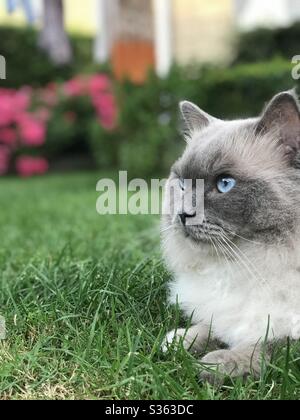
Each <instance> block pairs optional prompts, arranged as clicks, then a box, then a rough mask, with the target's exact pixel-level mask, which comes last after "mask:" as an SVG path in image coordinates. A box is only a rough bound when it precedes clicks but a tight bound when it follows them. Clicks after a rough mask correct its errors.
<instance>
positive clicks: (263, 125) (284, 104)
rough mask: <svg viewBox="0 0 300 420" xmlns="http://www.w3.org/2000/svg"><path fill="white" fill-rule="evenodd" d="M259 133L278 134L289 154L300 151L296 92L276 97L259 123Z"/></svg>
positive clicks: (299, 122) (283, 93) (282, 93)
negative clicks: (271, 132)
mask: <svg viewBox="0 0 300 420" xmlns="http://www.w3.org/2000/svg"><path fill="white" fill-rule="evenodd" d="M257 131H258V132H259V133H262V134H263V133H265V132H270V131H273V132H274V134H278V136H279V139H280V144H282V145H283V146H284V147H285V150H286V152H288V153H289V154H293V153H296V152H298V150H300V111H299V104H298V99H297V97H296V94H295V92H294V91H287V92H281V93H279V94H278V95H276V96H274V98H273V99H272V100H271V102H270V103H269V104H268V105H267V107H266V108H265V110H264V112H263V114H262V117H261V118H260V120H259V121H258V124H257Z"/></svg>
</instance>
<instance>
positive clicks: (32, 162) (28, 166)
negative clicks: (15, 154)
mask: <svg viewBox="0 0 300 420" xmlns="http://www.w3.org/2000/svg"><path fill="white" fill-rule="evenodd" d="M48 168H49V164H48V162H47V160H46V159H44V158H42V157H31V156H21V157H19V158H18V159H17V160H16V169H17V172H18V173H19V174H20V175H21V176H23V177H28V176H32V175H43V174H44V173H46V172H47V171H48Z"/></svg>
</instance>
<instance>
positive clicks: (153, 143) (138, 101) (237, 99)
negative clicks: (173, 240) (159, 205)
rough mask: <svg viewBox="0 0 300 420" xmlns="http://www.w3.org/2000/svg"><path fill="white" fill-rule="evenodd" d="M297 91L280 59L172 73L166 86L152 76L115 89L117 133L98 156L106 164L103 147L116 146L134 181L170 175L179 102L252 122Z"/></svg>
mask: <svg viewBox="0 0 300 420" xmlns="http://www.w3.org/2000/svg"><path fill="white" fill-rule="evenodd" d="M295 85H296V82H295V81H294V80H292V78H291V65H290V63H289V62H286V61H284V60H280V59H277V60H273V61H270V62H262V63H256V64H248V65H245V64H243V65H237V66H234V67H232V68H212V67H206V68H197V67H189V68H178V67H174V68H173V69H172V71H171V73H170V75H169V77H168V78H167V79H165V80H161V79H159V78H157V77H156V76H154V75H151V76H150V77H149V80H148V83H146V84H145V85H144V86H134V85H132V84H131V83H129V82H127V83H125V84H123V85H120V86H118V88H117V96H118V101H119V107H120V116H119V129H118V130H117V131H115V133H113V136H114V141H112V139H111V138H110V139H107V140H106V137H105V136H102V138H101V142H99V145H98V149H99V153H98V156H101V160H102V161H106V158H105V153H106V152H105V151H104V148H103V144H106V150H107V151H108V150H109V147H108V145H109V144H112V147H116V145H117V158H116V161H117V167H118V168H120V169H127V170H128V171H129V172H130V174H131V175H132V176H150V175H153V174H166V173H167V171H168V169H169V167H170V165H171V163H172V162H173V161H174V160H175V159H176V157H178V155H179V153H180V151H181V150H182V149H183V147H184V141H183V140H182V136H181V134H180V126H179V118H178V103H179V101H181V100H183V99H187V100H190V101H193V102H195V103H196V104H198V105H199V106H200V107H201V108H203V109H204V110H205V111H207V112H209V113H211V114H212V115H214V116H216V117H219V118H227V119H231V118H238V117H248V116H255V115H257V114H258V113H260V112H261V109H262V107H263V105H264V103H265V102H266V101H267V100H269V99H270V98H271V97H272V96H273V95H274V94H275V93H277V92H279V91H282V90H286V89H290V88H292V87H294V86H295ZM110 136H112V134H110ZM109 158H110V157H109V156H107V160H109ZM99 164H100V166H101V161H99Z"/></svg>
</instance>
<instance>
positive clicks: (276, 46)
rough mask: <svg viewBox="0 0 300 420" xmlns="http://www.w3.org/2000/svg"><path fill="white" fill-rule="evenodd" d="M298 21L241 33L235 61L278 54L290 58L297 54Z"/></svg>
mask: <svg viewBox="0 0 300 420" xmlns="http://www.w3.org/2000/svg"><path fill="white" fill-rule="evenodd" d="M299 41H300V22H297V23H295V24H293V25H292V26H289V27H287V28H277V29H266V28H259V29H256V30H253V31H249V32H244V33H241V34H240V35H239V36H238V41H237V43H236V50H237V52H236V59H235V62H236V63H237V62H253V61H260V60H267V59H269V58H273V57H275V56H280V57H283V58H286V59H288V60H291V59H292V57H293V56H294V55H297V54H299V53H300V52H299Z"/></svg>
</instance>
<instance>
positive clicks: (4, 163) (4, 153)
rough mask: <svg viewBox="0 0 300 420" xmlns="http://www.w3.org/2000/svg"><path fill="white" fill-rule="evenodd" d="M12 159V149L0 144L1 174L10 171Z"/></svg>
mask: <svg viewBox="0 0 300 420" xmlns="http://www.w3.org/2000/svg"><path fill="white" fill-rule="evenodd" d="M9 160H10V151H9V149H8V147H6V146H2V145H0V175H4V174H5V173H6V172H7V171H8V167H9Z"/></svg>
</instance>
